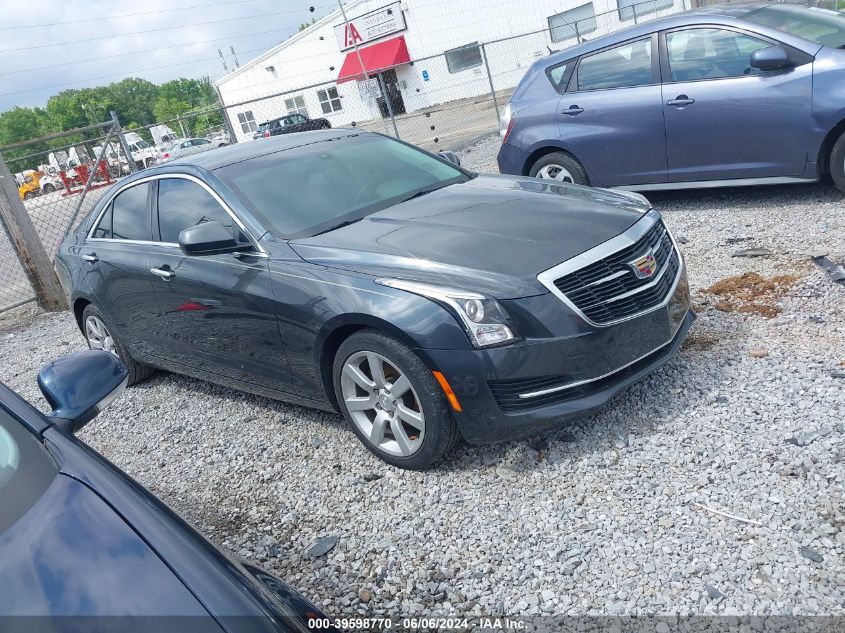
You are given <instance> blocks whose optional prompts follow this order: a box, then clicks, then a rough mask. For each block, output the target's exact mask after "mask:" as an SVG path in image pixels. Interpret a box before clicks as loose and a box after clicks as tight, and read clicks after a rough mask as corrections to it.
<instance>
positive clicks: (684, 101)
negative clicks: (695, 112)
mask: <svg viewBox="0 0 845 633" xmlns="http://www.w3.org/2000/svg"><path fill="white" fill-rule="evenodd" d="M693 103H695V99H690V98H689V97H688V96H686V95H678V96H677V97H675V98H674V99H669V101H667V102H666V105H670V106H675V107H677V108H683V107H684V106H688V105H691V104H693Z"/></svg>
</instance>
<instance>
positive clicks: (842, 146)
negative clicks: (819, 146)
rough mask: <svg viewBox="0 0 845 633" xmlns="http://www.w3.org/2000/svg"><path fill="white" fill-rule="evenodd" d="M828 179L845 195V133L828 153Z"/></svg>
mask: <svg viewBox="0 0 845 633" xmlns="http://www.w3.org/2000/svg"><path fill="white" fill-rule="evenodd" d="M830 177H831V178H833V184H834V185H836V188H837V189H839V191H841V192H842V193H845V132H843V133H842V134H840V136H839V138H838V139H836V143H834V144H833V149H832V150H831V152H830Z"/></svg>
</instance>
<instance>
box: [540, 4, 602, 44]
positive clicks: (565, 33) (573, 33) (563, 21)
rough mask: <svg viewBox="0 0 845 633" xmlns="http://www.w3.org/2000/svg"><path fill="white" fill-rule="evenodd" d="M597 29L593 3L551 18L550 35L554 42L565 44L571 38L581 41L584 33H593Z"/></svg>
mask: <svg viewBox="0 0 845 633" xmlns="http://www.w3.org/2000/svg"><path fill="white" fill-rule="evenodd" d="M597 28H598V27H597V26H596V11H595V9H594V8H593V3H592V2H588V3H587V4H582V5H581V6H580V7H575V8H574V9H570V10H569V11H564V12H562V13H558V14H557V15H552V16H549V34H550V35H551V38H552V42H563V41H564V40H568V39H571V38H577V39H579V40H580V39H581V37H582V36H583V35H584V33H592V32H593V31H595V30H596V29H597Z"/></svg>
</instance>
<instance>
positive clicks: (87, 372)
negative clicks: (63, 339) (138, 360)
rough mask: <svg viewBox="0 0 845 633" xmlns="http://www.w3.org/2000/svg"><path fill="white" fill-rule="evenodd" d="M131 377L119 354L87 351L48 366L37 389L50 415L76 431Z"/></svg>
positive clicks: (107, 402)
mask: <svg viewBox="0 0 845 633" xmlns="http://www.w3.org/2000/svg"><path fill="white" fill-rule="evenodd" d="M128 378H129V372H128V371H127V370H126V367H125V366H124V364H123V362H121V360H120V359H119V358H118V357H117V356H115V355H114V354H109V353H108V352H103V351H99V350H86V351H84V352H77V353H76V354H71V355H70V356H64V357H62V358H59V359H57V360H54V361H53V362H52V363H49V364H48V365H45V366H44V367H43V368H42V369H41V371H39V372H38V388H39V389H41V393H42V394H44V398H45V399H46V400H47V402H48V403H49V405H50V407H51V408H52V412H51V413H50V414H49V416H48V417H50V418H52V419H53V420H54V421H55V423H56V424H57V425H58V426H61V427H63V428H64V429H65V430H66V431H68V432H69V433H76V431H78V430H79V429H81V428H82V427H83V426H85V425H86V424H87V423H88V422H90V421H91V420H93V419H94V418H95V417H97V415H98V414H99V413H100V412H101V411H102V410H103V409H105V408H106V407H107V406H109V404H111V403H112V401H114V399H115V398H117V397H118V396H119V395H120V394H121V393H123V390H124V389H125V388H126V381H127V380H128Z"/></svg>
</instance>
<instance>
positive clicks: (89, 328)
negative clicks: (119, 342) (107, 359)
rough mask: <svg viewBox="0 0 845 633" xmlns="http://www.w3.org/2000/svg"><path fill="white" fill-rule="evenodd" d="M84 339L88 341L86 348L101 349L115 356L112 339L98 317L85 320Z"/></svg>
mask: <svg viewBox="0 0 845 633" xmlns="http://www.w3.org/2000/svg"><path fill="white" fill-rule="evenodd" d="M85 338H86V339H88V347H90V348H91V349H101V350H103V351H104V352H108V353H110V354H114V355H115V356H117V347H115V344H114V339H113V338H112V335H111V334H110V333H109V330H108V328H107V327H106V324H105V323H103V320H102V319H100V318H99V317H96V316H94V315H91V316H89V317H88V318H87V319H85Z"/></svg>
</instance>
